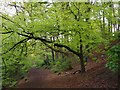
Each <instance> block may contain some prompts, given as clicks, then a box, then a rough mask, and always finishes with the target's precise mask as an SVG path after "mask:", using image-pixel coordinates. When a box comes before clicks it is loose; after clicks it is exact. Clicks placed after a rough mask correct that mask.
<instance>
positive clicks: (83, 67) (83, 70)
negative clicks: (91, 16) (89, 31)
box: [79, 39, 85, 73]
mask: <svg viewBox="0 0 120 90" xmlns="http://www.w3.org/2000/svg"><path fill="white" fill-rule="evenodd" d="M82 48H83V45H82V39H81V40H80V56H79V58H80V65H81V72H82V73H84V72H85V65H84V60H83V50H82Z"/></svg>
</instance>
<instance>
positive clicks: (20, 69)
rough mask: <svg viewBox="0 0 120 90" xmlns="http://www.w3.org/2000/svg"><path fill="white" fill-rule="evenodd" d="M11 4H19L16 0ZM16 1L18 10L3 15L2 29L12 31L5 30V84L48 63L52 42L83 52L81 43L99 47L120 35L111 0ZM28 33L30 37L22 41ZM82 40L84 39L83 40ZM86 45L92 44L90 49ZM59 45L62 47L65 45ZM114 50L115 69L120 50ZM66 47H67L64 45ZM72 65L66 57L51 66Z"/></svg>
mask: <svg viewBox="0 0 120 90" xmlns="http://www.w3.org/2000/svg"><path fill="white" fill-rule="evenodd" d="M10 4H12V5H13V6H14V5H15V3H12V2H11V3H10ZM16 5H18V7H16V8H17V9H16V10H18V13H17V14H15V15H13V16H9V15H7V14H5V13H4V14H3V15H2V16H1V15H0V17H2V28H1V30H2V33H3V32H9V31H12V32H11V33H6V34H2V44H3V45H2V50H3V53H4V54H3V55H2V58H3V60H4V63H3V70H2V71H3V85H8V86H9V85H10V86H13V85H14V84H15V82H16V80H18V78H20V77H21V76H24V74H25V73H26V72H27V71H28V70H29V69H30V68H32V67H41V66H42V65H43V64H44V61H43V60H44V55H48V57H49V58H51V53H50V51H47V50H51V49H46V47H48V46H49V47H50V46H51V47H53V48H55V49H56V47H54V44H55V43H58V44H62V45H66V46H67V47H69V48H71V49H72V50H73V51H75V52H77V53H80V44H82V45H83V48H82V49H83V52H84V51H86V50H87V49H93V50H97V49H96V48H97V47H98V45H99V44H100V43H101V42H102V43H105V42H106V41H108V42H109V39H110V40H112V39H113V38H116V37H117V38H119V33H117V31H116V32H114V37H113V32H112V31H111V29H112V28H113V27H112V26H113V24H115V23H116V24H118V20H117V18H118V17H117V16H118V15H119V14H118V11H117V9H114V10H113V7H110V5H111V3H104V4H103V3H95V4H94V5H92V4H91V3H84V2H83V3H81V2H60V3H47V2H39V3H38V2H29V3H28V2H27V3H26V2H24V3H18V4H17V3H16ZM89 9H90V10H89ZM19 10H20V11H19ZM113 11H115V14H114V13H113ZM103 12H104V13H103ZM103 18H105V21H104V20H103ZM106 22H107V23H106ZM108 24H109V25H108ZM110 25H111V26H110ZM0 34H1V33H0ZM28 37H29V39H27V40H25V41H24V42H20V41H21V40H23V39H26V38H28ZM43 37H44V38H43ZM51 37H54V38H55V39H54V42H52V43H48V42H46V40H47V41H52V39H51ZM38 38H39V39H38ZM41 38H42V39H41ZM40 39H41V40H40ZM44 39H45V41H44ZM80 40H82V42H81V43H80ZM18 42H20V43H18ZM108 42H106V45H108V44H107V43H108ZM17 43H18V44H17ZM45 44H47V45H48V46H47V45H45ZM86 45H89V47H88V48H87V49H86V48H85V46H86ZM13 46H14V47H13ZM11 47H12V49H11ZM57 49H58V50H61V48H57ZM112 50H113V51H111V50H110V51H109V54H108V56H109V57H110V60H109V61H108V64H107V67H109V68H111V69H113V68H114V69H115V68H117V65H116V64H117V63H116V61H117V58H118V57H117V53H118V52H117V51H116V49H115V48H113V49H112ZM114 50H115V52H114ZM63 51H67V50H66V49H65V48H64V50H63ZM27 55H28V56H27ZM83 56H84V55H83ZM70 67H71V66H70V61H69V60H62V58H61V59H60V60H55V62H50V68H51V69H52V71H54V72H61V71H64V70H67V69H69V68H70ZM114 71H115V70H114ZM11 72H12V73H11ZM15 75H16V76H15ZM13 78H14V79H13ZM11 82H13V83H11Z"/></svg>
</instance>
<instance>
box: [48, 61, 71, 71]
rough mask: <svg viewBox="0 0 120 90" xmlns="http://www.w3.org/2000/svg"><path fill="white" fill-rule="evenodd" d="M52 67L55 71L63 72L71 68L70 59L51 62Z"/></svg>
mask: <svg viewBox="0 0 120 90" xmlns="http://www.w3.org/2000/svg"><path fill="white" fill-rule="evenodd" d="M50 68H51V70H52V71H53V72H63V71H66V70H69V69H71V68H72V67H71V63H70V60H55V61H54V62H50Z"/></svg>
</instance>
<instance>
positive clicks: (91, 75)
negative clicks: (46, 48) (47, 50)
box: [16, 59, 118, 88]
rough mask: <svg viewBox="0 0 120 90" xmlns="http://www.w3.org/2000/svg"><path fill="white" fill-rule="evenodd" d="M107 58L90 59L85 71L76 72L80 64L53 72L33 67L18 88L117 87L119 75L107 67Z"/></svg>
mask: <svg viewBox="0 0 120 90" xmlns="http://www.w3.org/2000/svg"><path fill="white" fill-rule="evenodd" d="M105 63H106V62H105V60H103V59H101V61H100V62H94V61H92V60H89V61H88V63H87V65H86V72H85V73H79V72H76V73H74V72H75V71H76V70H77V69H78V68H79V65H78V64H76V65H75V66H74V68H73V69H72V70H69V71H66V72H63V73H58V74H56V73H53V72H51V71H50V70H48V69H37V68H32V69H31V70H30V71H29V73H28V74H27V76H26V77H25V78H24V79H22V80H20V81H19V83H18V85H17V86H16V87H17V88H116V87H118V76H117V74H116V73H113V72H111V71H110V70H108V69H107V68H106V67H105Z"/></svg>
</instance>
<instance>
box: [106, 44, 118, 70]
mask: <svg viewBox="0 0 120 90" xmlns="http://www.w3.org/2000/svg"><path fill="white" fill-rule="evenodd" d="M119 54H120V44H117V45H115V46H113V47H112V48H111V49H109V51H108V52H107V55H108V61H107V64H106V67H108V68H109V69H110V70H111V71H113V72H117V71H118V68H119V60H120V58H119V57H120V55H119Z"/></svg>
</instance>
